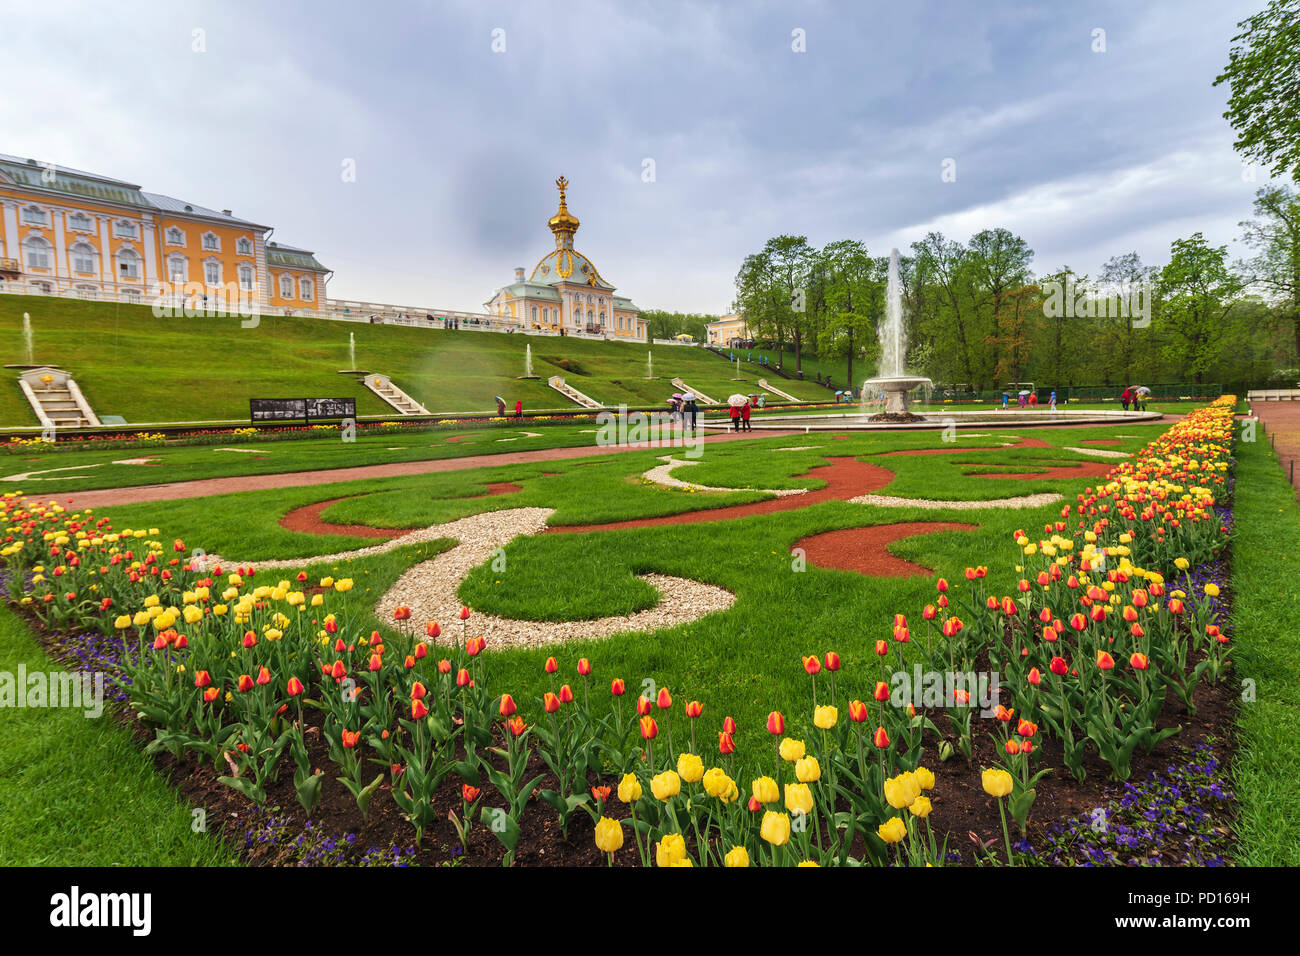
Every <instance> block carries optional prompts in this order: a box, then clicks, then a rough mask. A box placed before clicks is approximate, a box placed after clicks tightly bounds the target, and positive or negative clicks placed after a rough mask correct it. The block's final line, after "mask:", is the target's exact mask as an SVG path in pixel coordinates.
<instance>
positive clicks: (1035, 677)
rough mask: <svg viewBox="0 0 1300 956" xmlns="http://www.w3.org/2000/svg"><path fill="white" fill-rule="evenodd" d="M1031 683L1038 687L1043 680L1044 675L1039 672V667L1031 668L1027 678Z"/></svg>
mask: <svg viewBox="0 0 1300 956" xmlns="http://www.w3.org/2000/svg"><path fill="white" fill-rule="evenodd" d="M1026 680H1028V681H1029V683H1030V684H1032V685H1033V686H1035V687H1037V686H1038V685H1039V684H1041V683H1042V682H1043V675H1042V674H1040V673H1039V671H1038V668H1037V667H1031V668H1029V676H1028V677H1027V678H1026Z"/></svg>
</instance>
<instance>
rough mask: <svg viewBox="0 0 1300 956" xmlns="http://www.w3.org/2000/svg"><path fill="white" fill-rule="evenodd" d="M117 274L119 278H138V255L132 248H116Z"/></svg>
mask: <svg viewBox="0 0 1300 956" xmlns="http://www.w3.org/2000/svg"><path fill="white" fill-rule="evenodd" d="M117 276H118V278H119V279H138V278H140V256H139V255H138V254H137V253H136V251H135V250H134V249H119V250H117Z"/></svg>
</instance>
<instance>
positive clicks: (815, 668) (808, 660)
mask: <svg viewBox="0 0 1300 956" xmlns="http://www.w3.org/2000/svg"><path fill="white" fill-rule="evenodd" d="M803 669H804V670H806V671H807V672H808V673H809V674H814V675H816V674H818V673H820V672H821V669H822V662H821V661H820V660H819V659H818V658H817V655H816V654H814V655H813V656H812V657H805V658H804V659H803Z"/></svg>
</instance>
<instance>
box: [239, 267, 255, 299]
mask: <svg viewBox="0 0 1300 956" xmlns="http://www.w3.org/2000/svg"><path fill="white" fill-rule="evenodd" d="M239 287H240V288H241V289H243V290H244V291H245V292H252V291H253V267H252V266H250V265H248V264H247V263H245V264H244V265H242V266H240V267H239Z"/></svg>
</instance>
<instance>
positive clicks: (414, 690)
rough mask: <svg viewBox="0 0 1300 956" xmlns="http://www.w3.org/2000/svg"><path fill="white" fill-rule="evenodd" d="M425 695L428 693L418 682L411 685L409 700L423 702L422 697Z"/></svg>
mask: <svg viewBox="0 0 1300 956" xmlns="http://www.w3.org/2000/svg"><path fill="white" fill-rule="evenodd" d="M427 693H429V692H428V691H427V690H426V689H425V687H424V685H423V684H421V683H420V682H419V681H418V680H417V681H416V682H415V683H414V684H412V685H411V700H424V696H425V695H426V694H427Z"/></svg>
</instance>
